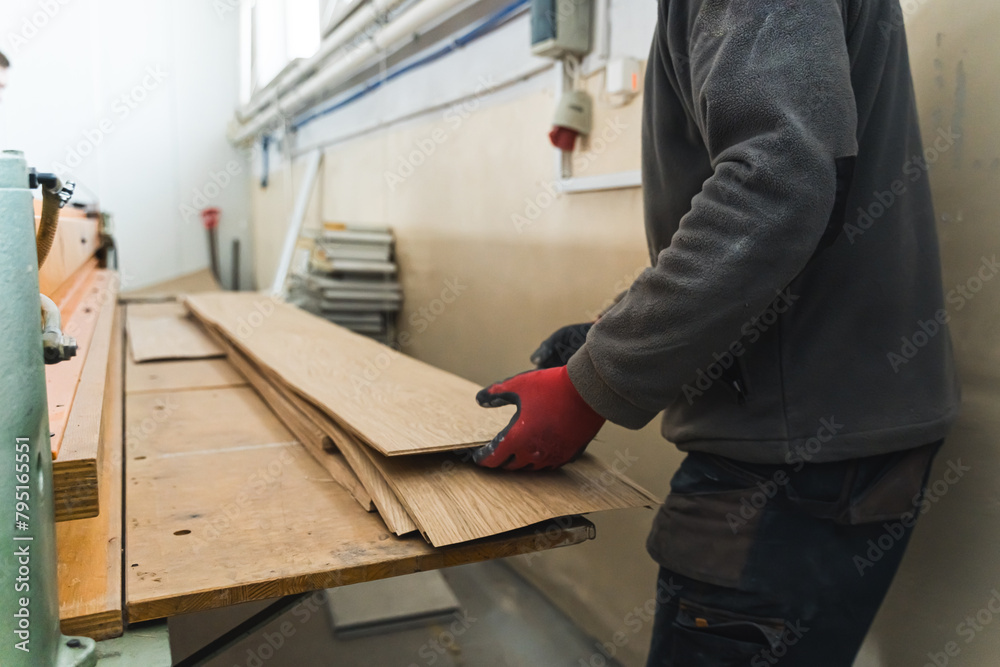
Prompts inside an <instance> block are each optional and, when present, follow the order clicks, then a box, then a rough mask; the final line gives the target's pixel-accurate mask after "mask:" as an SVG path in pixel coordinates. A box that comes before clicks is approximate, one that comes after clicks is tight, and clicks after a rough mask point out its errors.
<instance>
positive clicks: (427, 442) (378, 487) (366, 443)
mask: <svg viewBox="0 0 1000 667" xmlns="http://www.w3.org/2000/svg"><path fill="white" fill-rule="evenodd" d="M185 303H186V305H187V307H188V308H189V309H190V310H191V312H192V314H193V315H194V316H195V317H196V318H197V319H198V320H200V321H201V322H202V323H203V324H204V325H205V327H206V328H207V330H208V332H209V333H210V334H211V335H212V336H213V337H214V338H215V340H216V342H217V343H218V345H219V346H220V347H221V348H223V349H224V350H225V351H226V353H227V355H228V358H229V360H230V362H231V363H232V364H233V365H234V366H235V367H236V368H237V370H239V371H240V372H241V373H243V375H244V376H245V377H246V378H247V380H248V382H249V383H250V384H251V386H252V387H254V389H255V390H256V391H257V393H258V394H259V395H260V396H261V398H263V400H264V401H265V402H266V403H267V404H268V405H269V406H270V407H271V408H272V410H273V411H274V413H275V414H276V415H277V416H278V418H279V419H280V420H281V421H282V422H283V423H284V424H285V426H286V427H287V428H288V430H289V431H291V432H292V433H293V434H294V435H295V437H296V438H298V439H299V440H300V441H301V442H302V444H303V445H305V447H306V449H307V450H308V451H309V452H310V453H311V454H312V455H313V456H314V457H315V458H316V460H317V461H319V462H320V463H321V465H322V466H323V467H324V468H325V469H326V470H327V471H328V472H329V473H330V476H331V477H332V478H333V479H334V480H335V481H337V482H338V483H339V484H340V485H341V486H343V487H344V488H345V489H346V490H347V491H348V492H349V493H350V494H351V495H352V496H353V497H354V499H355V500H356V501H357V502H358V503H359V504H360V505H361V506H362V507H363V508H364V509H365V510H372V509H375V510H377V512H378V514H379V515H380V516H381V518H382V520H383V521H384V522H385V524H386V526H387V527H388V528H389V530H390V531H391V532H393V533H395V534H396V535H399V536H402V535H407V534H409V533H413V532H419V534H420V535H422V536H423V537H424V538H425V539H426V540H427V541H428V542H429V543H430V544H431V545H433V546H435V547H442V546H446V545H452V544H457V543H462V542H468V541H471V540H477V539H481V538H484V537H489V536H493V535H498V534H501V533H506V532H509V531H514V530H517V529H520V528H524V527H526V526H531V525H533V524H537V523H540V522H543V521H548V520H551V519H555V518H558V517H563V516H571V515H577V514H584V513H588V512H595V511H601V510H612V509H625V508H632V507H650V506H652V505H654V504H656V500H655V499H654V498H653V497H652V496H651V495H650V494H649V493H648V492H647V491H645V490H644V489H642V488H641V487H639V486H638V485H636V484H635V483H634V482H632V481H631V480H629V479H628V478H627V477H625V476H623V475H621V474H619V473H618V472H616V471H615V470H613V469H612V468H611V467H609V466H608V465H606V464H604V463H603V462H601V461H600V460H599V459H597V458H596V457H594V456H592V455H590V454H586V455H584V456H582V457H581V458H580V459H578V460H577V461H575V462H573V463H571V464H569V465H566V466H564V467H563V468H561V469H559V470H556V471H547V472H510V471H496V470H486V469H483V468H479V467H477V466H475V465H474V464H473V463H472V462H471V460H470V459H469V449H470V448H472V447H476V446H479V445H482V444H484V443H486V442H488V441H489V440H490V439H491V438H492V437H493V436H494V435H495V434H496V433H498V432H499V431H500V430H502V429H503V427H504V426H505V425H506V424H507V422H508V421H509V419H510V418H511V416H512V414H513V412H514V408H513V407H507V408H499V409H491V410H485V409H483V408H480V407H479V406H478V405H477V404H476V402H475V400H474V396H475V393H476V391H478V386H477V385H475V384H473V383H471V382H469V381H467V380H464V379H462V378H459V377H457V376H455V375H452V374H450V373H447V372H446V371H443V370H441V369H438V368H435V367H433V366H430V365H428V364H425V363H423V362H420V361H418V360H416V359H413V358H411V357H408V356H406V355H403V354H400V353H399V352H397V351H395V350H393V349H392V348H389V347H387V346H385V345H382V344H380V343H378V342H376V341H374V340H372V339H370V338H367V337H364V336H360V335H357V334H355V333H352V332H350V331H348V330H347V329H344V328H342V327H339V326H337V325H334V324H332V323H330V322H327V321H325V320H323V319H321V318H319V317H316V316H314V315H311V314H309V313H306V312H304V311H302V310H300V309H298V308H295V307H293V306H290V305H288V304H284V303H280V302H276V301H275V300H273V299H270V298H268V297H265V296H262V295H259V294H248V293H232V292H229V293H205V294H199V295H193V296H189V297H187V299H186V301H185Z"/></svg>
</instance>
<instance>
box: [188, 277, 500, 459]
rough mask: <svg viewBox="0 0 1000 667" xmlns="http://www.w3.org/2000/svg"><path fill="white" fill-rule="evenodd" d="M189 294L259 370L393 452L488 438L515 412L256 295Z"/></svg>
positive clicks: (455, 380) (194, 306)
mask: <svg viewBox="0 0 1000 667" xmlns="http://www.w3.org/2000/svg"><path fill="white" fill-rule="evenodd" d="M185 302H186V303H187V305H188V306H189V307H190V308H191V310H192V312H193V313H194V314H195V315H196V316H197V317H198V318H199V319H201V320H203V321H205V322H206V323H209V324H212V325H214V326H216V327H218V328H219V329H220V330H221V331H222V332H223V333H225V335H226V337H227V338H228V339H229V340H231V341H232V342H233V343H234V344H235V345H236V346H237V347H238V348H239V349H240V350H241V351H243V352H244V353H246V354H247V355H248V356H249V357H250V358H252V359H253V360H254V362H255V363H256V364H257V365H258V366H260V367H261V369H262V370H265V371H267V372H269V373H272V374H274V375H277V376H278V377H280V378H281V379H282V381H284V382H285V383H286V384H287V385H288V386H289V387H291V388H292V389H294V390H295V391H296V392H298V393H299V394H301V395H302V396H304V397H305V398H307V399H309V400H310V401H311V402H313V403H314V404H315V405H316V406H317V407H319V408H320V409H322V410H323V411H324V412H326V413H327V414H328V415H329V416H330V417H331V418H332V419H333V420H334V421H335V422H336V423H337V424H339V425H340V426H341V427H342V428H344V429H345V430H347V431H349V432H351V433H353V434H354V435H356V436H357V437H359V438H360V439H361V440H362V441H364V442H365V443H366V444H368V445H370V446H372V447H374V448H375V449H376V450H378V451H379V452H381V453H383V454H385V455H388V456H396V455H400V454H416V453H421V452H434V451H444V450H452V449H462V448H465V447H469V446H472V445H477V444H483V443H485V442H488V441H489V440H491V439H492V438H493V436H495V435H496V434H497V433H498V432H500V431H501V430H502V429H503V428H504V427H505V426H506V425H507V422H508V421H509V420H510V418H511V417H512V415H513V413H514V410H515V409H514V407H513V406H510V407H505V408H497V409H492V410H484V409H482V408H480V407H479V405H478V404H477V403H476V401H475V395H476V392H477V391H478V390H479V386H478V385H476V384H474V383H472V382H469V381H468V380H465V379H463V378H460V377H458V376H456V375H453V374H451V373H448V372H446V371H443V370H441V369H439V368H435V367H434V366H431V365H429V364H426V363H424V362H421V361H418V360H417V359H414V358H412V357H409V356H407V355H405V354H401V353H399V352H397V351H395V350H393V349H392V348H390V347H388V346H386V345H382V344H381V343H378V342H376V341H373V340H371V339H370V338H366V337H365V336H361V335H358V334H354V333H352V332H350V331H348V330H347V329H344V328H342V327H338V326H337V325H335V324H332V323H330V322H328V321H326V320H324V319H322V318H319V317H316V316H314V315H311V314H309V313H306V312H305V311H302V310H300V309H298V308H295V307H294V306H290V305H287V304H283V303H280V302H275V301H274V300H272V299H270V298H269V297H266V296H263V295H260V294H254V293H246V292H244V293H238V292H215V293H205V294H198V295H193V296H188V297H187V298H186V300H185Z"/></svg>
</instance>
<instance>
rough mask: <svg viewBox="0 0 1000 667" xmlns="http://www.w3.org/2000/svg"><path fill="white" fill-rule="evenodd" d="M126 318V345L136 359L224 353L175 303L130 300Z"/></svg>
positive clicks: (222, 354) (137, 360)
mask: <svg viewBox="0 0 1000 667" xmlns="http://www.w3.org/2000/svg"><path fill="white" fill-rule="evenodd" d="M127 319H128V339H129V346H130V348H131V350H132V359H133V360H135V361H136V362H140V363H141V362H144V361H156V360H163V359H205V358H209V357H221V356H224V354H225V353H224V352H223V351H222V349H221V348H220V347H219V346H218V345H216V344H215V341H213V340H212V339H211V338H210V337H209V336H208V335H207V334H206V333H205V331H204V330H203V329H202V328H201V326H199V325H198V323H197V322H195V321H194V320H193V319H191V318H190V317H188V316H187V314H186V313H185V311H184V309H183V307H181V306H180V305H179V304H174V303H164V304H134V305H132V306H130V307H129V309H128V318H127Z"/></svg>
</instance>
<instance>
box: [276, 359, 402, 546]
mask: <svg viewBox="0 0 1000 667" xmlns="http://www.w3.org/2000/svg"><path fill="white" fill-rule="evenodd" d="M269 380H270V382H271V384H272V385H273V386H274V387H275V388H277V389H278V391H280V392H281V394H282V395H283V396H284V397H285V398H286V399H287V400H289V401H290V402H291V403H292V404H293V405H295V406H296V407H297V408H298V409H299V410H300V411H302V413H303V414H307V415H309V416H310V418H312V419H313V420H314V422H315V423H316V424H317V425H319V426H320V428H321V429H323V432H324V433H326V435H327V437H328V438H329V440H330V441H331V442H332V443H333V445H334V447H335V448H336V449H337V450H338V451H340V452H341V453H343V455H344V458H345V460H346V461H347V462H348V464H349V465H350V466H351V469H352V470H353V471H354V473H355V474H356V475H357V476H358V478H359V479H360V480H361V482H362V484H363V485H364V487H365V490H366V491H368V494H369V495H370V496H371V499H372V502H373V503H374V504H375V507H376V508H377V509H378V511H379V514H380V515H381V517H382V520H383V521H385V523H386V525H388V526H389V529H390V530H391V531H392V532H393V533H395V534H396V535H407V534H409V533H412V532H414V531H416V530H417V524H416V523H415V522H414V521H413V519H412V518H411V517H410V515H409V513H408V512H407V511H406V508H405V507H403V504H402V503H401V502H400V501H399V498H397V497H396V492H395V491H393V490H392V487H391V486H389V483H388V482H387V481H386V479H385V478H384V477H383V476H382V473H381V472H379V470H378V468H376V467H375V466H374V465H373V464H372V462H371V461H370V460H368V457H367V456H365V453H364V445H362V444H361V443H360V442H358V440H357V438H355V437H354V436H353V435H350V434H349V433H347V432H346V431H344V430H343V429H341V428H340V426H338V425H337V424H336V423H335V422H334V421H333V420H331V419H330V418H329V417H328V416H327V415H325V414H324V413H323V412H321V411H319V410H318V409H316V407H315V406H314V405H312V404H311V403H309V402H308V401H306V400H304V399H303V398H302V397H301V396H299V395H297V394H296V393H295V392H294V391H292V389H291V388H289V387H288V386H287V385H285V384H284V383H283V382H281V380H280V379H279V378H276V377H274V376H270V377H269Z"/></svg>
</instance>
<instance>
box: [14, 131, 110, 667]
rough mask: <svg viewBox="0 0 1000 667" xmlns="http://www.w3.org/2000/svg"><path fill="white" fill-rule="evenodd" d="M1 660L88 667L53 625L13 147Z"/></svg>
mask: <svg viewBox="0 0 1000 667" xmlns="http://www.w3.org/2000/svg"><path fill="white" fill-rule="evenodd" d="M0 289H2V290H3V292H2V294H0V665H3V667H29V666H30V667H50V666H51V667H71V666H73V667H90V666H91V665H94V664H96V657H95V654H94V648H95V644H94V641H93V640H92V639H87V638H84V637H66V636H64V635H63V634H62V633H61V632H60V631H59V588H58V586H57V582H56V530H55V513H54V506H53V497H52V453H51V449H50V444H49V414H48V404H47V401H46V394H45V369H44V363H43V360H42V337H41V301H40V299H39V296H38V259H37V254H36V249H35V212H34V207H33V204H32V196H31V191H30V190H29V189H28V167H27V164H26V162H25V160H24V155H23V154H22V153H21V152H20V151H4V152H3V153H2V154H0Z"/></svg>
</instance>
